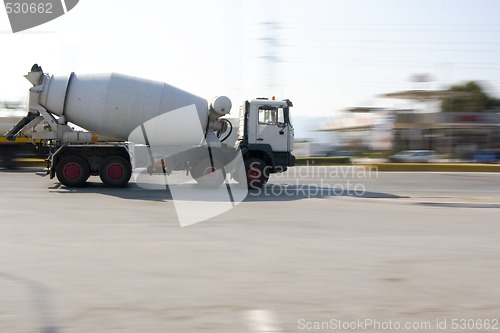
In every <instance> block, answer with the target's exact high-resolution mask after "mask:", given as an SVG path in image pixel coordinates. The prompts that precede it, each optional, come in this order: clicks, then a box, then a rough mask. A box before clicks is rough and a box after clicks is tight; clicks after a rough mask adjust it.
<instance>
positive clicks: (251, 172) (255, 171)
mask: <svg viewBox="0 0 500 333" xmlns="http://www.w3.org/2000/svg"><path fill="white" fill-rule="evenodd" d="M261 175H262V172H261V171H260V168H258V167H255V166H252V167H250V168H249V169H248V171H247V177H248V179H249V180H256V179H259V178H260V176H261Z"/></svg>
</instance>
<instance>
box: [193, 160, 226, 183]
mask: <svg viewBox="0 0 500 333" xmlns="http://www.w3.org/2000/svg"><path fill="white" fill-rule="evenodd" d="M191 175H192V176H193V178H194V179H195V180H196V181H197V182H198V184H199V185H200V186H201V187H205V188H217V187H219V186H220V185H221V184H222V183H223V182H224V179H225V178H226V173H225V172H224V165H223V164H222V162H221V161H220V160H219V159H217V158H214V159H213V160H211V159H210V158H208V157H207V158H204V159H202V160H200V161H199V162H198V163H196V165H195V166H194V168H193V169H192V170H191Z"/></svg>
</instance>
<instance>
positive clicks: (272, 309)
mask: <svg viewBox="0 0 500 333" xmlns="http://www.w3.org/2000/svg"><path fill="white" fill-rule="evenodd" d="M32 171H33V170H21V171H17V172H8V171H0V184H1V185H0V213H1V214H0V219H1V220H0V296H1V297H0V332H2V333H3V332H8V333H17V332H30V333H31V332H36V333H69V332H71V333H76V332H82V333H83V332H85V333H87V332H96V333H97V332H106V333H108V332H119V333H129V332H130V333H136V332H148V333H150V332H151V333H153V332H154V333H156V332H158V333H160V332H162V333H163V332H312V331H315V332H323V331H324V332H329V331H330V332H334V331H337V332H338V331H342V330H340V329H339V327H342V325H350V327H351V329H350V330H349V331H353V332H355V331H360V332H361V331H364V332H380V331H384V330H385V331H404V329H403V328H405V325H406V326H408V325H410V326H412V327H413V330H412V331H413V332H419V331H427V332H428V331H438V328H440V329H439V331H440V332H460V331H462V332H471V331H477V332H481V331H485V332H495V331H500V324H496V326H495V320H497V321H498V319H500V318H499V317H500V288H498V281H499V280H498V277H499V276H500V264H499V262H500V224H499V221H500V220H499V213H500V210H499V208H500V176H498V174H487V173H483V174H482V173H377V172H376V171H375V170H372V172H371V173H369V172H367V171H362V170H361V169H353V168H350V167H345V168H336V167H319V168H312V167H302V168H301V169H296V170H293V169H292V170H290V172H288V173H287V175H286V176H281V177H274V178H273V179H272V180H271V182H270V183H269V184H268V185H267V186H266V187H265V189H264V190H262V191H259V192H255V191H254V192H251V193H250V194H249V195H248V196H247V198H246V199H245V201H244V202H242V203H241V204H239V205H237V206H236V207H235V208H233V209H230V210H228V211H227V212H225V213H223V214H221V215H219V216H217V217H214V218H211V219H209V220H207V221H204V222H201V223H197V224H194V225H191V226H188V227H183V228H181V227H180V226H179V223H178V222H179V221H178V216H177V213H176V207H177V208H178V207H179V206H176V205H175V202H174V200H172V194H171V193H169V192H167V191H159V190H156V191H155V190H147V189H144V188H142V187H140V186H137V185H134V184H131V185H130V186H129V187H128V188H125V189H108V188H105V187H103V186H102V185H101V184H100V182H99V181H98V180H97V179H95V180H91V183H90V184H89V185H88V186H87V187H85V188H82V189H76V190H68V189H65V188H64V187H61V186H59V185H58V183H57V181H56V180H50V179H48V178H41V177H38V176H35V175H34V174H33V173H32ZM200 206H201V207H207V206H206V204H200ZM191 207H192V210H193V211H196V210H199V209H200V207H199V206H198V205H196V204H192V203H191ZM462 319H465V320H468V319H475V321H474V322H470V321H465V322H464V321H457V320H462ZM370 320H371V323H372V325H368V324H370ZM486 320H489V322H487V321H486ZM488 323H489V324H488ZM454 324H455V326H454ZM353 325H354V326H353ZM376 325H379V326H376ZM456 325H459V326H456ZM460 325H462V326H460ZM464 325H465V326H464ZM467 325H468V326H467ZM480 325H481V327H480ZM487 325H489V327H490V329H485V327H486V326H487ZM389 326H390V327H389ZM439 326H440V327H439ZM321 327H322V328H323V329H322V330H320V329H319V328H321ZM344 327H345V326H344ZM353 327H354V329H353ZM398 327H399V328H400V329H399V330H397V329H396V328H398ZM408 327H409V326H408ZM454 328H455V329H454ZM407 331H408V330H407Z"/></svg>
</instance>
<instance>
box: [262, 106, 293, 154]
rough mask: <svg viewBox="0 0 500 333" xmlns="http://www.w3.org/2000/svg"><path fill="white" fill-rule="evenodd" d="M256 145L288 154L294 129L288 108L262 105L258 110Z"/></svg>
mask: <svg viewBox="0 0 500 333" xmlns="http://www.w3.org/2000/svg"><path fill="white" fill-rule="evenodd" d="M257 112H258V119H257V121H258V124H257V133H256V143H257V144H259V143H263V144H269V145H271V147H272V149H273V151H275V152H288V151H290V150H291V147H290V135H293V128H292V127H291V125H290V123H289V119H288V108H287V107H286V106H269V105H261V106H259V108H258V111H257Z"/></svg>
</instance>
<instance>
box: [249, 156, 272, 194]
mask: <svg viewBox="0 0 500 333" xmlns="http://www.w3.org/2000/svg"><path fill="white" fill-rule="evenodd" d="M245 170H246V176H247V183H248V188H261V187H262V186H264V185H266V183H267V181H268V180H269V168H268V166H267V163H266V162H264V161H263V160H261V159H260V158H250V159H248V160H246V161H245Z"/></svg>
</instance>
